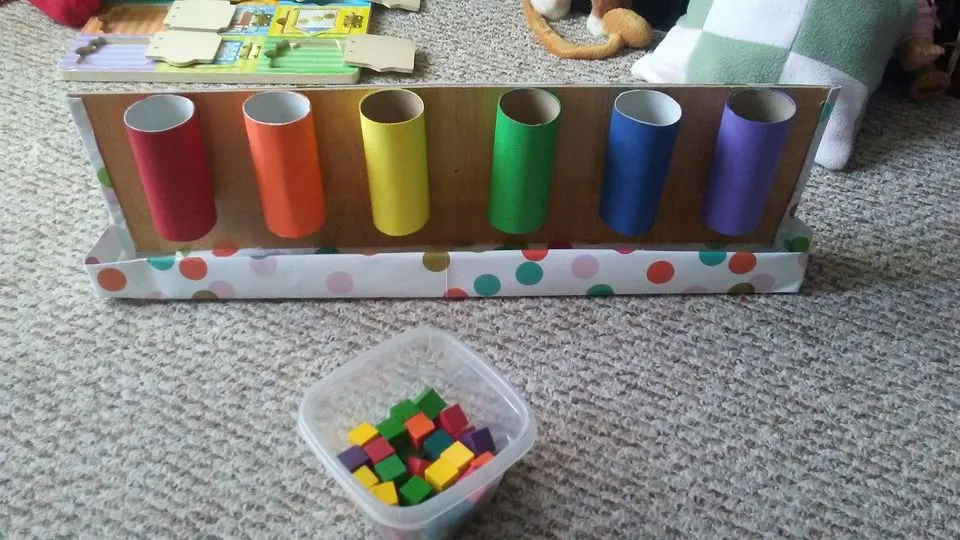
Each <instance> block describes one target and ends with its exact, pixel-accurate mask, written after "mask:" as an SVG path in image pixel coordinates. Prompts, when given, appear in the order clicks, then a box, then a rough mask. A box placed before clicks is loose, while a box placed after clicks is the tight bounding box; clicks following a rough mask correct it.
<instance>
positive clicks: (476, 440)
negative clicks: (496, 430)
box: [457, 428, 496, 455]
mask: <svg viewBox="0 0 960 540" xmlns="http://www.w3.org/2000/svg"><path fill="white" fill-rule="evenodd" d="M457 440H458V441H460V442H462V443H463V444H464V446H466V447H467V448H469V449H470V451H471V452H473V453H474V454H477V455H479V454H482V453H484V452H493V451H494V450H496V449H495V448H494V446H493V436H492V435H491V434H490V430H489V429H487V428H480V429H475V430H472V431H469V432H466V433H464V434H463V435H460V436H459V437H457Z"/></svg>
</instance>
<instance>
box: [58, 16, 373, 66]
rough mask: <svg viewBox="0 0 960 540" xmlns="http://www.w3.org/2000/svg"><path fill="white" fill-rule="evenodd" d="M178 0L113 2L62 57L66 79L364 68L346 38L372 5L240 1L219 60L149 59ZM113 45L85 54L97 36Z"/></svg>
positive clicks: (363, 26)
mask: <svg viewBox="0 0 960 540" xmlns="http://www.w3.org/2000/svg"><path fill="white" fill-rule="evenodd" d="M170 4H171V2H163V1H157V0H153V1H151V0H140V1H136V2H131V1H125V2H108V4H107V7H106V9H105V10H104V11H103V13H102V14H101V15H100V16H98V17H94V18H92V19H91V20H90V22H88V23H87V25H86V26H84V28H83V29H82V30H81V32H82V33H81V34H80V35H79V36H77V37H76V38H75V39H74V40H72V41H71V42H70V43H69V46H68V47H69V48H68V52H67V54H66V55H64V56H63V57H62V58H61V59H60V62H59V63H58V66H57V67H58V70H59V71H60V73H61V76H62V77H63V78H64V79H66V80H76V81H144V82H147V81H152V82H209V83H254V84H269V83H286V84H352V83H354V82H356V81H357V79H358V78H359V76H360V68H358V67H355V66H351V65H347V64H346V63H345V62H344V56H343V51H344V48H345V45H346V36H349V35H356V34H365V33H367V29H368V28H369V24H370V13H371V10H370V3H369V2H366V1H360V0H346V1H343V2H332V3H313V2H306V1H305V2H295V1H292V0H282V1H280V2H277V1H276V0H254V1H248V2H244V3H243V4H240V5H237V6H236V11H235V12H234V14H233V18H232V19H231V21H230V25H229V26H228V27H227V28H225V29H224V30H223V31H221V32H219V34H220V35H221V36H222V37H223V42H222V44H221V46H220V48H219V50H218V51H217V54H216V56H215V58H214V60H213V62H212V63H197V64H193V65H190V66H186V67H175V66H172V65H170V64H167V63H165V62H156V61H153V60H150V59H148V58H146V56H145V52H146V50H147V47H148V46H149V44H150V41H151V39H152V36H153V34H155V33H157V32H160V31H162V30H164V25H163V20H164V17H165V16H166V13H167V9H168V8H169V5H170ZM97 37H103V38H105V39H106V41H107V43H106V44H105V45H103V46H101V47H99V48H98V49H97V51H96V52H95V53H93V54H89V55H86V56H83V57H81V56H80V55H78V54H77V53H76V52H75V51H76V50H77V49H80V48H81V47H84V46H86V45H87V44H88V43H89V42H90V41H91V40H93V39H95V38H97ZM284 39H285V40H287V41H291V42H295V43H296V44H297V46H296V47H294V48H289V49H286V50H285V51H284V53H283V54H282V55H279V56H278V57H277V58H275V59H274V60H273V61H271V60H270V59H269V58H267V57H266V55H264V54H263V53H264V52H265V51H267V50H270V49H272V48H273V47H275V46H276V44H277V43H278V42H279V41H281V40H284Z"/></svg>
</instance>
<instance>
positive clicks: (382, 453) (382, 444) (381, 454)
mask: <svg viewBox="0 0 960 540" xmlns="http://www.w3.org/2000/svg"><path fill="white" fill-rule="evenodd" d="M363 451H364V452H366V453H367V455H368V456H370V461H372V462H373V463H374V465H376V464H377V463H380V462H381V461H383V460H384V459H386V458H388V457H390V456H392V455H393V454H394V450H393V447H392V446H390V443H389V442H387V440H386V439H384V438H383V437H377V438H376V439H374V440H372V441H370V442H368V443H367V444H365V445H363Z"/></svg>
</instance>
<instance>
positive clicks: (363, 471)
mask: <svg viewBox="0 0 960 540" xmlns="http://www.w3.org/2000/svg"><path fill="white" fill-rule="evenodd" d="M353 477H354V478H356V479H357V482H360V483H361V484H363V487H365V488H367V489H370V488H372V487H373V486H375V485H377V483H378V482H380V480H379V479H378V478H377V475H375V474H373V471H371V470H370V467H367V466H366V465H364V466H363V467H360V468H359V469H357V470H355V471H353Z"/></svg>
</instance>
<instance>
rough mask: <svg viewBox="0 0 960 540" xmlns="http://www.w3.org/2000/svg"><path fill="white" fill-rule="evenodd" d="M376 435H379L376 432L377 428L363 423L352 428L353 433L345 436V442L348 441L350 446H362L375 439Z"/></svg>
mask: <svg viewBox="0 0 960 540" xmlns="http://www.w3.org/2000/svg"><path fill="white" fill-rule="evenodd" d="M378 435H380V433H378V432H377V428H375V427H373V426H372V425H370V424H369V423H363V424H360V425H359V426H357V427H355V428H353V431H351V432H350V433H348V434H347V440H348V441H350V444H355V445H357V446H363V445H365V444H367V443H368V442H370V441H372V440H374V439H376V438H377V436H378Z"/></svg>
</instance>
